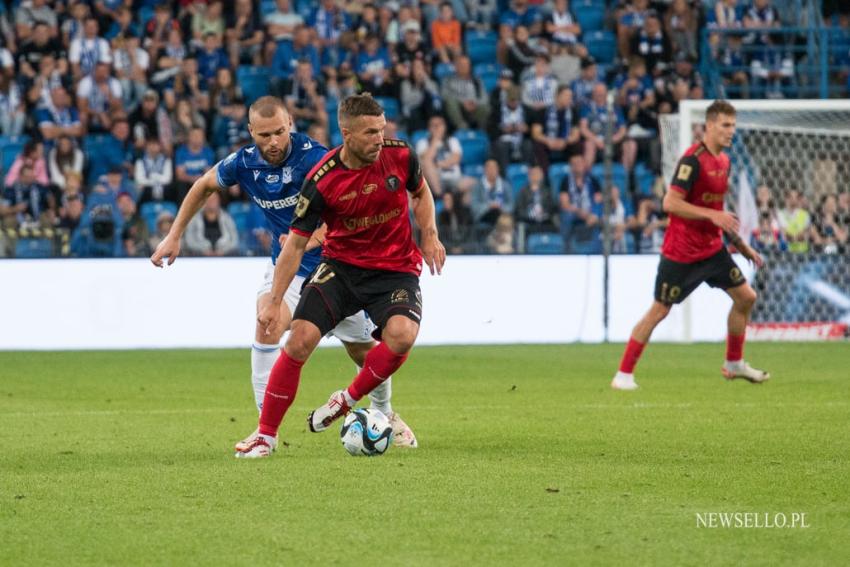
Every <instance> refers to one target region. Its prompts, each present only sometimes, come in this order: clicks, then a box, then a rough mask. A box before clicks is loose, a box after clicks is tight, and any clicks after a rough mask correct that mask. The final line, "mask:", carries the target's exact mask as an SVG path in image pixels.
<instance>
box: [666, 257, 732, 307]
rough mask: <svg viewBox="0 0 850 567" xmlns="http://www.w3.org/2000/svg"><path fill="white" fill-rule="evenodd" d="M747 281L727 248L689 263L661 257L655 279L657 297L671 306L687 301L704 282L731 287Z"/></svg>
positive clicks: (713, 285) (724, 287)
mask: <svg viewBox="0 0 850 567" xmlns="http://www.w3.org/2000/svg"><path fill="white" fill-rule="evenodd" d="M746 281H747V280H746V278H744V274H742V273H741V269H740V268H739V267H738V266H737V264H735V261H734V260H732V256H731V255H730V254H729V251H728V250H726V248H721V249H720V251H719V252H717V254H714V255H713V256H709V257H708V258H706V259H705V260H700V261H698V262H692V263H688V264H686V263H682V262H674V261H673V260H670V259H668V258H665V257H664V256H661V261H660V262H659V263H658V276H657V277H656V278H655V300H656V301H660V302H661V303H664V304H666V305H672V304H674V303H681V302H682V301H684V300H685V298H686V297H688V296H689V295H690V294H691V293H692V292H693V291H694V290H695V289H696V288H698V287H699V284H701V283H702V282H705V283H707V284H708V285H710V286H711V287H719V288H720V289H729V288H732V287H737V286H739V285H741V284H743V283H746Z"/></svg>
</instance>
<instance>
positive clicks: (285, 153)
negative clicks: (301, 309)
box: [151, 96, 417, 451]
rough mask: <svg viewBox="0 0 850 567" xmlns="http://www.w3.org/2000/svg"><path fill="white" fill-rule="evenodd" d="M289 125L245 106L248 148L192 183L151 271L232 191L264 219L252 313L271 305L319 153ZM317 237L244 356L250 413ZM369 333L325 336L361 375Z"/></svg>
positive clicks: (346, 327)
mask: <svg viewBox="0 0 850 567" xmlns="http://www.w3.org/2000/svg"><path fill="white" fill-rule="evenodd" d="M291 129H292V119H291V117H290V115H289V113H288V112H287V111H286V107H285V106H284V103H283V101H282V100H280V99H279V98H276V97H272V96H264V97H262V98H260V99H258V100H257V101H256V102H254V104H252V105H251V107H250V109H249V112H248V130H249V132H250V133H251V137H252V138H253V141H254V144H252V145H249V146H245V147H243V148H241V149H240V150H239V151H237V152H234V153H232V154H230V155H229V156H227V157H226V158H225V159H223V160H222V161H220V162H219V163H217V164H216V165H215V166H214V167H213V168H211V169H210V170H209V171H207V172H206V173H205V174H204V175H203V176H202V177H201V178H200V179H198V180H197V181H196V182H195V183H194V184H193V185H192V188H191V189H190V190H189V193H188V194H187V195H186V198H185V199H184V200H183V204H182V205H181V207H180V210H179V211H178V213H177V218H175V219H174V224H173V225H172V228H171V231H170V232H169V234H168V236H167V237H166V238H165V239H164V240H163V241H162V242H161V243H160V245H159V246H157V249H156V251H155V252H154V253H153V255H152V256H151V262H153V264H154V265H155V266H157V267H162V266H163V259H164V258H168V265H171V264H173V263H174V260H176V259H177V256H178V255H179V254H180V239H181V237H182V236H183V233H184V231H185V230H186V226H187V225H188V224H189V220H190V219H191V218H192V217H193V216H194V215H195V213H197V212H198V210H200V208H201V207H202V205H203V203H204V201H206V199H207V197H208V196H209V195H210V194H212V193H214V192H216V191H219V190H222V189H226V188H228V187H230V186H232V185H236V184H238V185H239V186H240V187H241V188H242V190H243V191H245V192H246V193H247V194H248V195H249V196H250V197H251V199H253V201H254V203H255V204H256V205H258V206H259V207H260V208H261V209H262V210H263V213H264V215H265V218H266V220H267V222H268V225H269V228H270V229H271V231H272V236H273V240H272V242H273V246H272V254H271V261H270V262H269V264H268V267H267V269H266V273H265V277H264V280H263V284H262V286H261V287H260V290H259V291H258V293H257V313H261V312H262V311H263V310H264V309H265V308H266V307H267V306H268V305H269V304H270V303H271V296H270V292H271V288H272V280H273V276H274V264H275V262H276V260H277V257H278V256H279V255H280V251H281V247H282V243H283V242H284V241H285V239H286V236H287V235H288V234H289V225H290V222H291V221H292V214H293V210H294V209H295V205H296V203H297V201H298V194H299V191H300V190H301V186H302V184H303V183H304V178H305V176H306V175H307V173H308V172H309V171H310V170H311V169H312V168H313V166H315V165H316V164H317V163H318V162H319V161H320V160H321V159H322V157H324V155H325V154H326V153H327V151H328V150H327V148H325V147H324V146H322V145H321V144H320V143H319V142H317V141H315V140H313V139H311V138H309V137H307V136H305V135H303V134H300V133H297V132H292V131H291ZM323 234H324V232H323V231H321V230H320V231H318V232H316V233H314V235H313V238H312V239H311V241H310V243H309V245H308V251H307V252H306V253H305V254H304V258H303V260H302V262H301V265H300V267H299V270H298V273H297V276H296V277H295V279H294V280H293V282H292V284H291V285H290V286H289V288H288V289H287V290H286V293H285V296H284V299H285V301H283V302H282V303H281V317H280V322H279V323H278V324H276V325H274V326H273V327H270V328H269V329H266V328H265V327H261V326H260V325H259V324H258V325H257V328H256V331H255V336H254V345H253V349H252V352H251V380H252V382H253V386H254V399H255V401H256V403H257V408H258V409H260V410H261V409H262V403H263V397H264V396H265V392H266V384H267V383H268V380H269V374H270V372H271V369H272V366H273V365H274V363H275V361H276V360H277V357H278V350H279V348H280V339H281V337H282V336H283V333H284V332H285V331H286V330H287V329H288V328H289V325H290V322H291V320H292V313H293V312H294V311H295V306H296V305H297V304H298V300H299V299H300V295H301V286H302V284H303V282H304V279H305V278H306V277H307V276H308V275H309V274H310V272H312V271H313V269H314V268H315V267H316V265H317V264H318V263H319V258H320V256H321V245H322V240H323ZM374 328H375V327H374V325H373V324H372V322H371V321H370V320H369V318H368V317H367V316H366V314H365V313H364V312H363V311H360V312H359V313H356V314H355V315H352V316H351V317H348V318H346V319H344V320H342V321H341V322H340V323H339V324H338V325H337V326H336V327H335V328H334V329H333V331H332V334H333V335H334V336H336V337H337V338H338V339H339V340H340V341H342V343H343V345H345V348H346V350H347V351H348V355H349V356H350V357H351V359H352V360H353V361H354V362H355V363H356V364H357V365H358V366H359V367H362V365H363V361H364V359H365V357H366V353H367V352H369V350H370V349H371V348H372V347H373V346H375V341H374V340H373V339H372V331H373V330H374ZM385 384H386V386H385V387H382V388H377V389H376V390H375V391H373V393H372V395H370V399H371V404H372V407H373V408H376V409H378V410H380V411H381V412H383V413H385V414H386V415H387V416H388V417H389V418H390V422H391V423H392V425H393V433H394V439H395V440H394V444H396V445H397V446H402V447H411V448H413V447H416V446H417V441H416V436H415V435H414V434H413V431H411V430H410V428H409V427H408V426H407V424H405V423H404V421H403V420H402V419H401V418H400V417H399V415H398V414H397V413H395V412H394V411H393V410H392V406H391V403H390V397H391V395H392V385H391V383H390V381H389V380H387V381H386V382H385ZM256 435H257V431H254V433H252V434H251V435H249V436H248V437H247V438H245V439H244V440H242V441H240V442H239V443H237V445H236V449H237V451H239V450H241V448H243V447H244V446H247V445H248V444H250V443H251V442H252V441H253V439H254V438H255V437H256Z"/></svg>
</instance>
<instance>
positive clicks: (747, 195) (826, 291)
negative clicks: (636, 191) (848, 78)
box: [659, 99, 850, 340]
mask: <svg viewBox="0 0 850 567" xmlns="http://www.w3.org/2000/svg"><path fill="white" fill-rule="evenodd" d="M712 102H713V101H711V100H686V101H682V102H681V103H680V107H679V112H678V113H677V114H668V115H664V116H662V117H660V120H659V122H660V135H661V144H662V174H663V176H664V179H665V183H669V180H670V179H671V178H672V175H673V171H674V169H675V167H676V163H677V161H678V159H679V157H680V156H681V155H682V153H683V152H684V151H685V149H687V148H688V147H689V146H690V145H692V144H693V143H694V141H695V140H697V139H699V137H700V135H701V132H702V128H703V126H704V122H705V110H706V108H707V107H708V106H709V105H710V104H711V103H712ZM730 102H731V103H732V105H733V106H734V107H735V109H736V112H737V116H736V122H737V130H736V134H735V138H734V140H733V143H732V147H731V148H729V149H728V154H729V157H730V161H731V172H730V175H729V182H730V187H729V194H728V198H727V208H728V209H730V210H732V211H735V212H736V213H738V215H739V217H740V218H741V224H742V236H743V237H744V238H746V239H747V240H749V239H750V237H751V236H752V235H756V236H755V237H756V238H758V237H760V233H759V232H758V231H759V230H761V229H762V228H763V227H766V226H767V225H766V223H767V219H768V216H769V217H770V223H771V226H772V227H773V228H774V229H775V230H776V234H783V235H784V233H783V232H782V229H783V226H782V222H781V219H780V216H781V215H780V209H782V208H783V205H784V201H785V198H786V195H788V194H789V192H791V191H792V190H795V191H798V192H799V194H800V195H801V197H802V200H803V205H802V207H801V208H802V210H804V211H805V212H806V215H807V216H808V221H803V220H801V222H800V224H801V225H806V226H808V228H804V229H803V230H802V232H801V233H799V234H796V235H794V242H793V245H791V244H788V243H787V242H786V243H785V244H784V245H783V244H782V243H776V244H775V246H774V245H771V246H767V247H766V249H765V250H763V251H762V254H763V255H764V256H765V257H766V265H765V267H764V268H763V269H762V270H759V271H758V272H757V273H756V276H755V279H754V281H753V285H754V287H755V288H756V289H757V291H759V293H760V296H761V297H760V300H759V302H758V303H757V304H756V308H755V310H754V312H753V325H752V326H751V328H750V329H749V330H748V333H749V334H750V335H751V336H752V338H764V339H788V340H806V339H824V338H838V337H847V336H848V325H850V239H848V241H847V242H844V244H843V245H841V244H839V245H837V246H836V245H824V244H822V243H818V242H815V240H814V234H813V232H814V229H813V228H811V227H812V226H815V225H816V224H817V223H818V221H819V219H820V218H822V217H821V204H822V203H824V202H825V200H827V199H829V197H830V196H835V197H838V196H839V195H840V194H842V193H847V192H848V191H850V100H784V99H783V100H732V101H730ZM758 191H761V192H763V193H764V192H767V194H769V196H770V199H771V200H772V203H773V207H772V208H771V209H770V214H769V215H768V214H760V213H759V211H758V210H757V209H756V208H755V207H756V202H755V195H756V194H757V192H758ZM843 198H844V199H845V200H846V201H847V202H850V197H847V196H845V197H843ZM841 214H843V213H841ZM804 216H805V215H804ZM839 216H840V215H839ZM843 218H846V219H847V220H844V221H842V222H850V216H846V217H843ZM761 223H765V224H763V225H762V224H761ZM797 228H799V227H797ZM797 228H795V230H797ZM846 228H850V227H846ZM765 230H766V229H765ZM789 234H790V230H789ZM686 311H687V307H686Z"/></svg>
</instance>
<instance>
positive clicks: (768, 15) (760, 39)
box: [744, 0, 782, 45]
mask: <svg viewBox="0 0 850 567" xmlns="http://www.w3.org/2000/svg"><path fill="white" fill-rule="evenodd" d="M781 25H782V22H781V21H780V19H779V12H778V11H777V10H776V8H774V7H773V6H771V5H770V0H753V1H752V4H750V6H749V8H747V10H746V11H745V12H744V27H745V28H747V29H752V28H756V29H759V28H777V27H779V26H781ZM768 35H769V34H768V33H765V32H760V33H752V34H749V35H748V36H746V37H745V38H744V43H751V44H754V45H765V44H766V43H767V41H768V39H767V38H768Z"/></svg>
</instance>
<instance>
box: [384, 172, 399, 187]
mask: <svg viewBox="0 0 850 567" xmlns="http://www.w3.org/2000/svg"><path fill="white" fill-rule="evenodd" d="M386 183H387V191H395V190H396V189H398V188H399V187H401V179H399V178H398V177H396V176H395V175H390V176H389V177H387V179H386Z"/></svg>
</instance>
